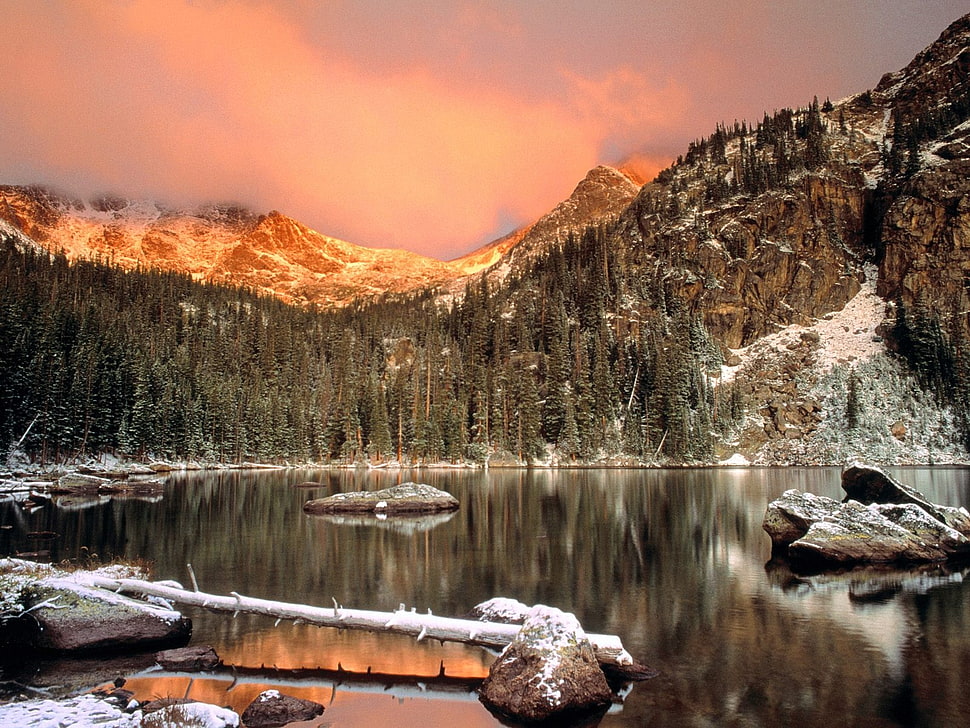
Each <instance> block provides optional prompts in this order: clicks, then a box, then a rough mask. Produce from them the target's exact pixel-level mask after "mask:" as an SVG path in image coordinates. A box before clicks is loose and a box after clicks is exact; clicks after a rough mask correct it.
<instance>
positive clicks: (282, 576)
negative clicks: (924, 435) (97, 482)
mask: <svg viewBox="0 0 970 728" xmlns="http://www.w3.org/2000/svg"><path fill="white" fill-rule="evenodd" d="M892 474H893V475H895V476H896V477H898V478H899V479H900V480H902V481H903V482H906V483H910V484H912V485H914V486H916V487H918V488H919V489H921V490H922V491H923V492H924V493H925V494H926V495H927V496H928V497H929V498H930V499H931V500H934V501H936V502H940V503H944V504H947V505H967V504H970V489H968V478H967V471H965V470H962V469H908V468H907V469H894V470H892ZM405 480H416V481H419V482H426V483H429V484H430V485H433V486H434V487H437V488H441V489H443V490H447V491H449V492H451V493H453V494H454V495H455V496H457V497H458V498H459V500H460V501H461V504H462V506H461V509H460V510H459V511H458V512H457V513H454V514H448V516H447V517H446V518H444V519H442V520H440V521H435V522H434V523H433V524H430V523H428V524H424V526H427V527H424V526H422V527H412V526H413V524H411V525H408V524H405V525H404V527H395V528H389V527H387V526H390V525H392V524H394V523H396V522H394V521H391V520H389V521H387V522H385V523H386V524H387V525H386V526H384V525H378V524H377V523H376V522H367V523H347V522H345V521H339V520H335V519H332V518H322V517H319V516H307V515H305V514H304V513H303V512H302V506H303V503H304V502H305V501H306V500H309V499H311V498H317V497H322V496H323V495H329V494H331V493H336V492H344V491H351V490H377V489H380V488H386V487H389V486H391V485H395V484H397V483H399V482H402V481H405ZM307 482H316V483H317V485H316V486H314V487H313V488H310V487H302V488H301V487H294V486H297V485H302V484H305V483H307ZM788 488H798V489H800V490H807V491H811V492H814V493H819V494H821V495H826V496H829V497H832V498H837V499H841V497H842V492H841V488H840V485H839V471H838V470H837V469H798V468H790V469H785V468H774V469H771V468H768V469H728V470H668V471H664V470H648V471H641V470H629V471H617V470H612V471H602V470H575V471H558V472H550V471H530V470H509V471H500V470H493V471H490V472H488V473H485V472H480V471H479V472H464V471H454V470H447V471H435V470H423V471H417V472H405V471H372V472H367V471H333V472H320V471H299V470H296V471H294V470H291V471H278V472H258V473H249V472H224V473H216V474H190V475H177V476H173V477H172V478H171V479H170V481H169V483H168V485H167V488H166V491H165V496H164V498H163V499H162V500H161V501H160V502H155V503H148V502H142V501H136V500H133V499H117V498H112V499H110V500H108V501H107V502H104V503H99V504H97V505H95V506H92V507H89V508H84V509H82V510H65V509H60V508H57V507H56V506H53V505H47V506H45V507H43V508H40V509H39V510H36V511H33V512H30V513H26V512H24V511H23V510H22V509H20V510H19V511H17V512H16V513H14V511H15V510H17V508H16V506H14V505H11V504H8V503H6V502H2V503H0V526H3V525H9V526H10V528H9V529H7V530H4V531H0V534H2V538H3V539H4V540H3V541H0V548H3V549H5V550H6V553H11V552H13V551H15V550H17V549H23V548H25V547H26V543H27V542H26V541H25V539H24V534H25V533H26V532H27V531H52V532H56V533H58V534H60V537H59V538H57V539H54V540H53V541H52V543H51V546H50V548H51V551H52V558H53V559H54V560H59V559H63V558H76V557H77V556H78V555H79V554H81V553H85V552H97V553H99V554H103V555H106V556H110V555H120V556H127V557H130V558H143V559H148V560H151V561H153V562H154V564H155V572H156V575H157V576H158V577H159V578H174V579H179V580H183V581H187V570H186V564H188V563H191V564H192V565H193V568H194V570H195V572H196V574H197V575H198V578H199V582H200V586H201V588H202V589H203V590H205V591H209V592H215V593H220V594H226V593H229V592H230V591H238V592H240V593H242V594H245V595H249V596H256V597H263V598H274V599H281V600H285V601H290V602H303V603H307V604H314V605H328V604H330V603H331V600H332V599H336V600H337V601H338V602H340V603H342V604H345V605H347V606H348V607H361V608H369V609H394V608H396V607H397V606H398V605H399V604H400V603H402V602H403V603H405V604H407V605H408V606H415V607H417V608H418V609H420V610H424V609H427V608H431V609H432V610H433V611H434V612H435V613H436V614H446V615H460V614H462V613H464V612H465V611H467V610H468V609H469V608H470V607H471V606H473V605H474V604H476V603H477V602H480V601H483V600H485V599H488V598H491V597H493V596H507V597H512V598H516V599H519V600H521V601H523V602H526V603H547V604H552V605H555V606H558V607H560V608H562V609H566V610H568V611H572V612H574V613H576V615H577V616H578V617H579V619H580V620H581V622H582V623H583V625H584V626H585V627H586V628H587V629H588V630H590V631H596V632H603V633H614V634H618V635H619V636H620V637H621V638H622V640H623V642H624V644H625V645H626V647H627V649H629V650H630V651H631V652H632V653H633V654H634V655H635V656H636V657H637V658H639V659H641V660H642V661H644V662H646V663H648V664H650V665H653V666H654V667H657V668H658V669H659V670H660V671H661V676H660V677H658V678H656V679H654V680H652V681H649V682H646V683H641V684H638V685H637V686H636V687H635V688H634V690H633V691H632V692H631V693H630V695H629V696H628V697H627V699H626V702H625V705H624V707H623V710H622V711H621V712H620V713H617V714H610V715H608V716H606V717H605V718H604V719H603V720H602V723H601V725H603V726H633V725H645V724H650V725H678V726H680V725H791V726H814V725H818V726H823V725H825V726H828V725H871V726H902V725H943V726H946V725H959V724H962V722H963V721H962V718H963V716H964V715H966V712H967V710H968V709H970V698H968V697H967V696H966V695H965V693H966V691H965V689H964V688H963V687H962V686H963V685H964V684H965V683H966V679H967V678H968V677H970V675H967V671H968V667H966V666H967V665H970V659H967V658H968V657H970V637H967V636H966V635H968V634H970V632H968V630H967V629H966V627H967V626H968V625H970V600H968V599H967V598H966V597H967V595H966V594H965V593H964V589H965V588H966V587H965V584H964V582H963V580H962V573H958V572H957V573H954V574H950V575H947V577H946V578H943V577H939V578H937V576H935V575H927V574H925V573H923V574H916V575H908V576H905V577H900V576H899V575H896V576H894V577H892V578H890V579H888V580H882V581H879V580H873V579H870V578H869V577H866V578H865V580H863V579H862V577H860V576H859V575H856V577H854V579H853V578H852V577H849V578H847V579H845V580H841V581H840V580H838V579H833V578H824V577H815V578H813V579H812V580H805V579H799V578H797V577H794V576H793V575H790V574H785V573H783V572H780V571H777V570H775V569H773V568H771V569H768V570H766V568H765V564H766V562H767V561H768V560H769V558H770V555H771V554H770V540H769V539H768V537H767V535H766V534H765V533H764V532H763V531H762V529H761V521H762V517H763V515H764V510H765V507H766V505H767V503H768V502H769V501H770V500H771V499H773V498H775V497H777V496H779V495H780V494H781V493H782V492H784V491H785V490H787V489H788ZM398 525H400V524H398ZM82 550H83V551H82ZM894 580H895V581H894ZM190 616H192V617H193V620H194V622H195V638H194V641H195V642H197V643H209V644H212V645H213V646H214V647H215V648H216V649H217V651H219V652H220V654H221V655H222V656H223V659H224V660H226V661H227V662H234V663H236V664H241V665H248V666H252V667H258V666H259V665H260V664H266V665H277V666H278V667H281V668H282V667H317V666H321V667H324V668H336V667H337V665H338V664H339V665H342V666H343V667H344V668H345V669H358V670H366V669H367V667H372V668H373V669H374V670H383V671H388V672H396V673H397V672H408V671H412V670H413V671H416V672H417V671H420V674H436V673H437V671H438V668H439V664H440V661H441V660H442V659H444V660H445V664H446V667H447V669H448V673H449V674H463V673H459V672H458V670H459V669H461V670H467V671H468V673H467V674H468V675H470V676H476V675H479V676H480V675H483V674H484V673H485V671H487V665H488V663H489V662H490V661H491V659H492V658H491V656H489V655H487V654H485V653H483V652H482V651H480V650H476V649H472V648H465V647H462V646H460V645H457V646H455V645H452V646H449V647H448V649H455V650H458V651H457V652H448V653H443V650H442V648H441V646H440V645H437V644H434V645H426V644H423V643H420V644H415V643H414V642H412V641H410V640H404V641H403V642H400V643H398V642H395V643H393V644H391V643H389V642H387V640H388V639H398V638H388V637H387V636H373V635H364V634H360V633H340V632H334V631H333V630H317V629H312V628H296V627H293V626H292V625H285V624H281V625H280V626H279V627H274V626H273V624H272V623H271V622H270V621H269V620H266V619H264V618H258V617H247V616H243V615H240V616H239V617H238V618H236V619H228V618H226V617H225V616H217V615H212V614H209V613H207V612H204V611H202V610H197V611H193V612H191V614H190ZM379 665H380V666H379ZM453 666H454V668H453ZM148 679H149V678H147V677H140V678H138V680H139V681H141V680H148ZM166 679H167V680H174V679H173V678H166ZM203 683H204V681H198V680H197V681H195V682H194V683H193V684H192V687H191V688H190V689H191V690H192V692H193V696H194V697H202V694H198V693H196V692H195V691H202V692H203V693H204V694H205V695H207V696H208V695H209V694H210V693H211V695H212V696H217V695H220V694H221V695H222V697H221V698H217V697H213V699H214V700H215V702H217V703H220V704H223V703H225V702H227V700H230V699H231V702H232V704H233V705H237V700H238V701H241V700H242V698H244V697H245V696H248V695H249V692H253V694H255V693H257V692H258V689H257V687H253V686H251V685H249V684H246V685H245V686H244V685H240V686H238V687H237V688H234V689H233V690H232V691H231V692H232V695H230V696H228V697H227V696H226V692H225V691H226V685H225V684H221V683H219V682H218V681H215V683H214V684H212V685H203ZM139 684H142V685H143V688H142V689H144V690H145V691H147V692H152V693H156V692H164V693H168V694H180V693H179V691H182V690H185V689H186V687H187V685H185V684H183V683H179V682H167V683H166V682H157V683H151V684H149V683H139ZM267 687H271V685H269V686H267ZM237 690H238V694H237V693H236V691H237ZM308 690H309V691H310V692H313V690H317V688H312V689H310V688H308ZM321 690H322V688H321ZM206 691H209V692H206ZM323 693H326V690H323ZM323 693H314V694H315V695H317V697H314V698H313V699H315V700H318V701H319V702H324V703H326V700H327V699H329V698H328V697H327V696H326V695H325V696H324V699H323V700H321V699H320V697H319V695H322V694H323ZM419 702H420V704H418V702H416V701H415V700H414V699H411V698H407V699H406V700H405V702H404V703H398V702H395V701H393V700H392V699H388V700H381V699H379V698H376V697H374V696H368V695H361V694H358V693H352V694H351V693H348V694H347V695H346V696H341V695H340V693H339V691H338V693H337V697H336V698H335V700H334V713H333V715H334V716H342V718H341V720H340V721H339V723H340V724H341V725H346V726H358V725H373V724H377V723H394V724H396V725H421V726H429V725H431V726H435V725H438V726H443V725H445V724H446V723H448V722H453V721H454V720H461V721H463V722H465V723H467V724H468V725H490V726H493V725H496V724H497V723H496V721H495V720H494V718H492V717H491V716H490V715H489V714H488V713H487V711H484V709H482V708H481V707H480V706H478V705H477V704H475V703H473V702H472V703H468V704H462V705H461V706H458V705H457V704H455V705H452V703H450V702H449V701H433V702H432V701H419ZM242 707H245V705H242ZM335 724H336V723H335Z"/></svg>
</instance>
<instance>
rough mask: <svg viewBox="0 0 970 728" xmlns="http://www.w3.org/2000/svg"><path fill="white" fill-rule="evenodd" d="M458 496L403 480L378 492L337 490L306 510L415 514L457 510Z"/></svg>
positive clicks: (311, 504) (310, 503)
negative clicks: (341, 491) (337, 491)
mask: <svg viewBox="0 0 970 728" xmlns="http://www.w3.org/2000/svg"><path fill="white" fill-rule="evenodd" d="M458 506H459V503H458V499H457V498H455V497H454V496H453V495H451V494H450V493H446V492H445V491H443V490H438V489H437V488H433V487H431V486H430V485H426V484H424V483H401V484H400V485H395V486H393V487H391V488H385V489H384V490H377V491H355V492H352V493H336V494H335V495H331V496H327V497H326V498H318V499H316V500H311V501H307V502H306V503H304V504H303V510H304V511H305V512H306V513H371V514H374V515H377V516H397V515H409V514H411V515H416V514H423V513H441V512H444V511H454V510H457V509H458Z"/></svg>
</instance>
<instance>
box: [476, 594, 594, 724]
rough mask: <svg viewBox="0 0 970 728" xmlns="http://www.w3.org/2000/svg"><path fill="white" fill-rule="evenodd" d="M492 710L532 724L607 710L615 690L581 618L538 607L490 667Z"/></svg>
mask: <svg viewBox="0 0 970 728" xmlns="http://www.w3.org/2000/svg"><path fill="white" fill-rule="evenodd" d="M479 695H480V698H481V701H482V702H483V703H484V704H485V706H486V707H488V708H489V709H490V710H492V711H494V712H496V713H498V714H500V715H504V716H509V717H511V718H514V719H515V720H517V721H521V722H526V723H531V724H541V723H546V724H552V723H555V724H556V725H561V724H563V722H565V721H567V720H570V719H576V718H580V717H582V716H587V715H595V714H596V713H598V712H602V711H605V710H606V708H607V707H609V705H610V702H611V700H612V692H611V691H610V688H609V685H608V684H607V682H606V677H605V676H604V674H603V671H602V670H601V669H600V667H599V663H598V662H597V660H596V656H595V654H594V653H593V648H592V646H591V645H590V643H589V641H588V640H587V639H586V635H585V633H584V632H583V628H582V626H581V625H580V624H579V621H578V620H577V619H576V618H575V617H574V616H573V615H571V614H566V613H564V612H561V611H560V610H558V609H555V608H552V607H546V606H543V605H537V606H535V607H533V608H532V609H531V610H530V611H529V614H528V616H527V617H526V620H525V622H524V623H523V625H522V629H521V630H520V631H519V634H518V635H517V636H516V638H515V639H514V640H513V641H512V643H511V644H509V646H508V647H507V648H506V649H505V650H504V651H503V652H502V654H501V655H500V656H499V658H498V659H497V660H496V661H495V663H494V664H493V665H492V667H491V668H490V669H489V674H488V677H487V678H486V679H485V682H484V683H483V684H482V687H481V690H480V693H479Z"/></svg>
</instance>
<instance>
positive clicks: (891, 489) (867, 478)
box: [842, 463, 970, 536]
mask: <svg viewBox="0 0 970 728" xmlns="http://www.w3.org/2000/svg"><path fill="white" fill-rule="evenodd" d="M842 490H844V491H845V498H846V500H847V501H848V500H855V501H859V502H860V503H863V504H865V505H869V504H871V503H900V504H905V503H912V504H913V505H917V506H919V507H920V508H922V509H923V510H924V511H926V512H927V513H929V514H930V515H931V516H932V517H933V518H935V519H936V520H938V521H941V522H942V523H945V524H946V525H947V526H949V527H950V528H954V529H956V530H957V531H959V532H960V533H962V534H963V535H964V536H970V514H968V513H967V511H966V509H964V508H953V507H951V506H941V505H937V504H936V503H931V502H930V501H929V500H928V499H927V498H926V496H924V495H923V494H922V493H920V492H919V491H918V490H916V488H913V487H912V486H909V485H905V484H904V483H900V482H899V481H897V480H895V479H894V478H893V477H891V476H890V475H889V474H888V473H885V472H883V471H882V470H880V469H879V468H873V467H871V466H868V465H860V464H858V463H854V464H852V465H850V466H849V467H848V468H846V469H845V470H843V471H842Z"/></svg>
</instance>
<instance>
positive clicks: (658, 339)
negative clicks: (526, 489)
mask: <svg viewBox="0 0 970 728" xmlns="http://www.w3.org/2000/svg"><path fill="white" fill-rule="evenodd" d="M608 237H609V235H608V231H606V230H602V229H598V230H589V231H588V232H587V233H586V234H584V235H582V236H579V237H575V238H570V239H569V240H568V241H566V242H565V243H564V244H563V245H562V246H561V247H559V248H556V249H555V250H553V251H552V252H551V253H550V254H549V255H547V256H546V257H543V258H541V259H539V260H537V261H536V262H535V263H534V265H533V268H532V269H531V270H529V271H526V272H525V273H524V274H523V275H521V276H520V277H517V278H515V279H513V280H510V281H506V282H505V284H503V285H502V286H493V285H491V284H489V283H488V281H487V279H486V278H485V277H482V278H481V279H479V280H477V281H476V282H475V283H474V284H471V285H469V286H468V288H467V290H466V291H465V294H464V295H463V296H462V297H460V298H459V299H458V300H457V301H456V302H455V303H453V304H450V305H443V304H441V303H440V302H438V301H437V300H436V299H435V298H434V297H433V295H432V294H431V293H423V294H420V295H415V296H411V297H404V298H399V299H396V300H391V299H388V300H384V301H379V302H375V303H368V304H364V303H359V304H356V305H353V306H350V307H347V308H344V309H339V310H320V309H314V308H299V307H294V306H289V305H286V304H284V303H282V302H280V301H278V300H276V299H274V298H270V297H266V296H261V295H257V294H255V293H253V292H250V291H246V290H241V289H234V288H230V287H224V286H216V285H209V284H202V283H198V282H195V281H193V280H191V278H190V277H188V276H186V275H182V274H178V273H172V272H161V271H156V270H135V271H124V270H121V269H119V268H117V267H113V266H110V265H106V264H103V263H98V262H76V263H73V264H72V263H69V262H68V261H67V260H66V259H65V258H64V257H63V256H57V255H55V256H51V255H48V254H46V253H37V252H32V251H23V250H20V249H18V248H17V246H16V245H15V244H14V243H13V242H12V241H10V240H0V253H2V254H0V341H3V342H4V346H3V347H2V348H0V451H6V452H9V451H12V450H20V451H23V452H25V453H27V454H28V455H29V456H30V457H32V458H34V459H35V460H42V461H45V462H50V461H58V460H65V459H70V458H76V457H79V456H84V455H91V454H97V453H102V452H112V453H119V454H125V455H128V456H132V457H141V458H148V457H168V458H186V459H205V460H217V461H224V462H239V461H245V460H261V461H268V462H269V461H317V462H327V461H329V462H360V461H370V462H375V463H376V462H383V461H389V460H400V461H405V462H437V461H469V460H470V461H475V462H480V463H481V462H485V461H486V460H488V459H490V458H494V457H497V456H499V455H505V456H506V457H507V456H511V457H513V458H515V459H518V460H520V461H523V462H529V461H534V460H537V459H540V458H545V457H547V456H549V455H550V454H555V455H556V456H557V457H558V459H559V460H560V462H566V463H569V462H578V461H584V460H590V459H594V458H599V457H602V456H610V455H613V456H621V455H625V456H630V457H634V458H637V459H642V460H668V459H669V460H674V461H685V460H686V461H689V460H705V459H708V458H710V457H711V455H712V448H713V443H714V440H715V437H716V436H717V433H718V432H719V431H723V430H724V429H725V428H729V427H731V426H732V423H733V422H734V421H735V419H736V418H737V417H738V416H739V413H740V403H739V402H737V401H736V399H735V398H733V397H732V396H730V394H727V393H725V392H722V391H720V390H719V389H718V388H716V387H715V386H714V385H713V382H714V381H715V380H714V379H712V378H711V377H710V375H709V372H712V371H715V370H716V369H717V367H718V366H719V364H720V355H719V353H718V349H717V347H716V346H715V345H714V344H713V343H712V341H711V340H710V337H709V336H708V335H707V333H706V331H705V330H704V328H703V326H702V324H701V322H700V320H699V318H697V317H696V316H694V315H692V314H690V313H689V312H688V311H687V310H686V309H685V308H684V306H683V305H682V304H681V303H680V302H679V301H677V300H676V299H673V298H671V297H669V296H667V295H666V294H665V292H664V290H663V286H662V285H660V283H658V282H654V283H652V284H651V283H649V282H647V283H645V282H644V281H643V280H641V279H634V278H632V276H634V274H633V273H631V272H629V271H624V270H623V269H622V266H621V265H619V262H618V261H616V260H614V257H613V256H614V255H615V252H614V250H612V249H611V246H609V245H608V244H607V239H608ZM634 287H635V289H636V291H638V292H640V293H642V292H643V291H648V292H649V297H648V298H643V297H642V296H641V295H636V296H630V295H628V294H629V292H630V291H631V290H633V289H634ZM631 300H633V301H636V304H631V303H630V301H631Z"/></svg>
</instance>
